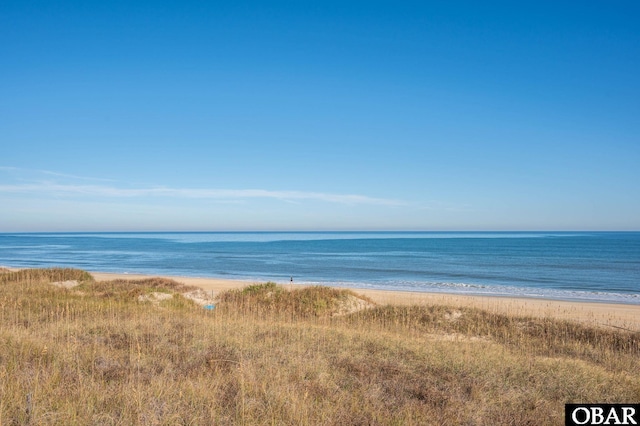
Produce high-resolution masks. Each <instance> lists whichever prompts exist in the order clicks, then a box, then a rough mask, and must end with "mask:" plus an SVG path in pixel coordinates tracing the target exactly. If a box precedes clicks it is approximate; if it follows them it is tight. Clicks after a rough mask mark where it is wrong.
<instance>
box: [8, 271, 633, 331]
mask: <svg viewBox="0 0 640 426" xmlns="http://www.w3.org/2000/svg"><path fill="white" fill-rule="evenodd" d="M4 268H6V269H8V270H10V271H17V270H20V269H22V268H12V267H7V266H4ZM88 272H89V273H90V274H91V275H92V276H93V277H94V278H95V280H96V281H109V280H115V279H125V280H142V279H146V278H153V277H158V278H167V279H172V280H175V281H178V282H180V283H183V284H186V285H191V286H195V287H199V288H201V289H203V290H204V291H206V292H211V295H212V297H215V296H216V295H217V294H218V293H221V292H223V291H227V290H233V289H238V288H243V287H246V286H248V285H252V284H259V283H263V282H265V281H263V280H260V281H259V280H241V279H227V278H216V277H187V276H171V275H152V274H127V273H111V272H98V271H88ZM280 285H282V286H284V287H285V288H291V287H290V285H289V284H288V283H282V284H280ZM309 285H312V284H297V283H294V288H303V287H305V286H309ZM322 285H327V284H322ZM328 286H329V287H334V288H341V289H348V290H351V291H353V292H354V293H356V294H360V295H363V296H366V297H368V298H370V299H371V300H372V301H374V302H375V303H377V304H379V305H387V304H389V305H399V306H409V305H418V306H429V305H448V306H451V307H454V308H455V307H466V308H478V309H482V310H485V311H488V312H492V313H497V314H508V315H517V316H523V317H526V316H531V317H536V318H554V319H561V320H571V321H576V322H580V323H583V324H587V325H591V326H599V327H605V328H615V329H625V330H628V331H634V332H640V305H635V304H625V303H608V302H598V301H568V300H557V299H542V298H541V299H537V298H530V297H513V296H502V295H470V294H456V293H445V292H417V291H406V290H380V289H363V288H357V287H348V286H338V285H334V286H331V285H328Z"/></svg>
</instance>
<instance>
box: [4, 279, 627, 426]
mask: <svg viewBox="0 0 640 426" xmlns="http://www.w3.org/2000/svg"><path fill="white" fill-rule="evenodd" d="M67 280H78V281H80V282H82V284H81V285H79V286H77V287H74V288H72V289H65V288H59V287H55V286H52V285H49V284H48V283H49V282H55V281H67ZM185 291H187V289H186V288H185V287H184V286H182V285H181V284H179V283H177V282H175V281H171V280H162V279H153V280H147V281H136V282H128V281H123V280H121V281H111V282H103V283H95V282H93V280H92V279H91V277H90V275H88V274H86V273H85V272H83V271H77V270H68V269H66V270H63V269H50V270H31V271H28V272H27V271H20V272H19V273H13V272H11V273H4V274H1V275H0V348H2V350H1V351H0V424H1V425H13V424H16V425H18V424H20V425H21V424H61V425H62V424H64V425H67V424H104V425H112V424H114V425H115V424H119V425H128V424H146V425H160V424H203V425H208V424H278V425H280V424H285V425H286V424H290V425H294V424H295V425H298V424H303V425H304V424H310V425H316V424H325V425H344V424H349V425H351V424H356V425H357V424H367V425H369V424H398V425H405V424H409V425H410V424H428V425H429V424H434V425H438V424H453V425H455V424H465V425H494V424H497V425H506V424H512V425H527V424H529V425H546V424H549V425H551V424H562V418H563V410H564V404H565V403H566V402H637V401H638V400H640V363H639V362H638V361H639V358H640V356H639V355H640V349H639V347H640V335H639V334H638V333H631V332H627V331H624V330H602V329H596V328H590V327H587V326H584V325H579V324H576V323H571V322H564V321H553V320H551V319H533V318H522V317H519V316H518V315H517V314H516V313H513V314H512V315H498V314H491V313H487V312H484V311H481V310H476V309H468V308H467V309H465V308H457V307H446V306H429V307H394V306H379V307H373V308H370V309H366V310H362V311H359V312H357V313H352V314H350V315H344V316H336V315H334V314H335V313H336V312H338V311H339V307H340V304H341V303H344V300H348V299H350V298H352V297H356V296H355V295H354V294H353V293H350V292H345V291H343V290H335V289H329V288H325V287H320V288H307V289H302V290H293V291H286V290H284V289H283V288H282V287H279V286H276V285H274V284H266V285H262V286H252V287H249V288H246V289H244V290H241V291H233V292H228V293H225V294H223V295H221V296H220V297H219V301H218V303H217V306H216V309H215V310H213V311H207V310H205V309H202V308H201V307H199V306H197V305H195V304H194V303H193V302H191V301H190V300H188V299H186V298H184V297H183V296H182V295H181V293H184V292H185ZM150 292H167V293H170V294H173V297H172V298H170V299H168V300H164V301H161V302H160V303H159V304H157V305H155V304H152V303H142V302H139V301H138V296H139V295H141V294H148V293H150Z"/></svg>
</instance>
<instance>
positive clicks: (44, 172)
mask: <svg viewBox="0 0 640 426" xmlns="http://www.w3.org/2000/svg"><path fill="white" fill-rule="evenodd" d="M0 171H2V172H8V173H11V174H14V175H15V174H20V175H25V174H26V175H28V176H30V177H32V178H33V175H46V176H55V177H59V178H68V179H74V180H85V181H96V182H116V180H114V179H105V178H97V177H90V176H79V175H73V174H68V173H60V172H54V171H51V170H41V169H25V168H22V167H10V166H0Z"/></svg>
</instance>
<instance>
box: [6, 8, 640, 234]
mask: <svg viewBox="0 0 640 426" xmlns="http://www.w3.org/2000/svg"><path fill="white" fill-rule="evenodd" d="M639 19H640V4H639V3H638V2H637V1H611V2H602V1H585V2H562V1H560V2H558V1H554V2H545V1H535V2H526V1H525V2H506V1H505V2H455V1H452V2H444V1H443V2H426V1H422V2H403V1H394V2H391V1H388V2H380V1H366V2H364V1H321V2H320V1H319V2H313V1H295V2H294V1H290V2H283V1H278V2H270V1H263V2H224V3H223V2H215V1H213V2H206V1H198V2H196V1H175V2H168V1H154V2H140V1H137V2H132V1H113V2H91V1H76V2H71V1H50V2H39V1H25V0H21V1H12V0H8V1H3V2H2V3H0V206H1V208H0V232H14V231H17V232H22V231H109V230H122V231H127V230H131V231H150V230H176V231H178V230H202V231H206V230H366V229H371V230H597V229H599V230H639V229H640V190H639V189H638V188H639V186H640V78H639V77H638V76H639V75H640V26H638V24H637V23H638V21H639Z"/></svg>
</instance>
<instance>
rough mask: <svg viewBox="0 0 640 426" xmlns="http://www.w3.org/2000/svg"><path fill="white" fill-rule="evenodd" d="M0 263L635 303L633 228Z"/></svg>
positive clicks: (306, 237) (637, 260)
mask: <svg viewBox="0 0 640 426" xmlns="http://www.w3.org/2000/svg"><path fill="white" fill-rule="evenodd" d="M0 265H4V266H9V267H17V268H27V267H29V268H31V267H54V266H59V267H74V268H80V269H84V270H88V271H99V272H116V273H130V274H151V275H175V276H190V277H218V278H230V279H242V280H251V281H274V282H278V283H288V282H289V280H290V278H291V277H293V280H294V283H298V284H324V285H332V286H340V287H354V288H370V289H387V290H409V291H424V292H446V293H458V294H474V295H492V296H516V297H531V298H547V299H558V300H580V301H598V302H613V303H629V304H640V232H175V233H157V232H150V233H117V232H115V233H21V234H16V233H12V234H0Z"/></svg>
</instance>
